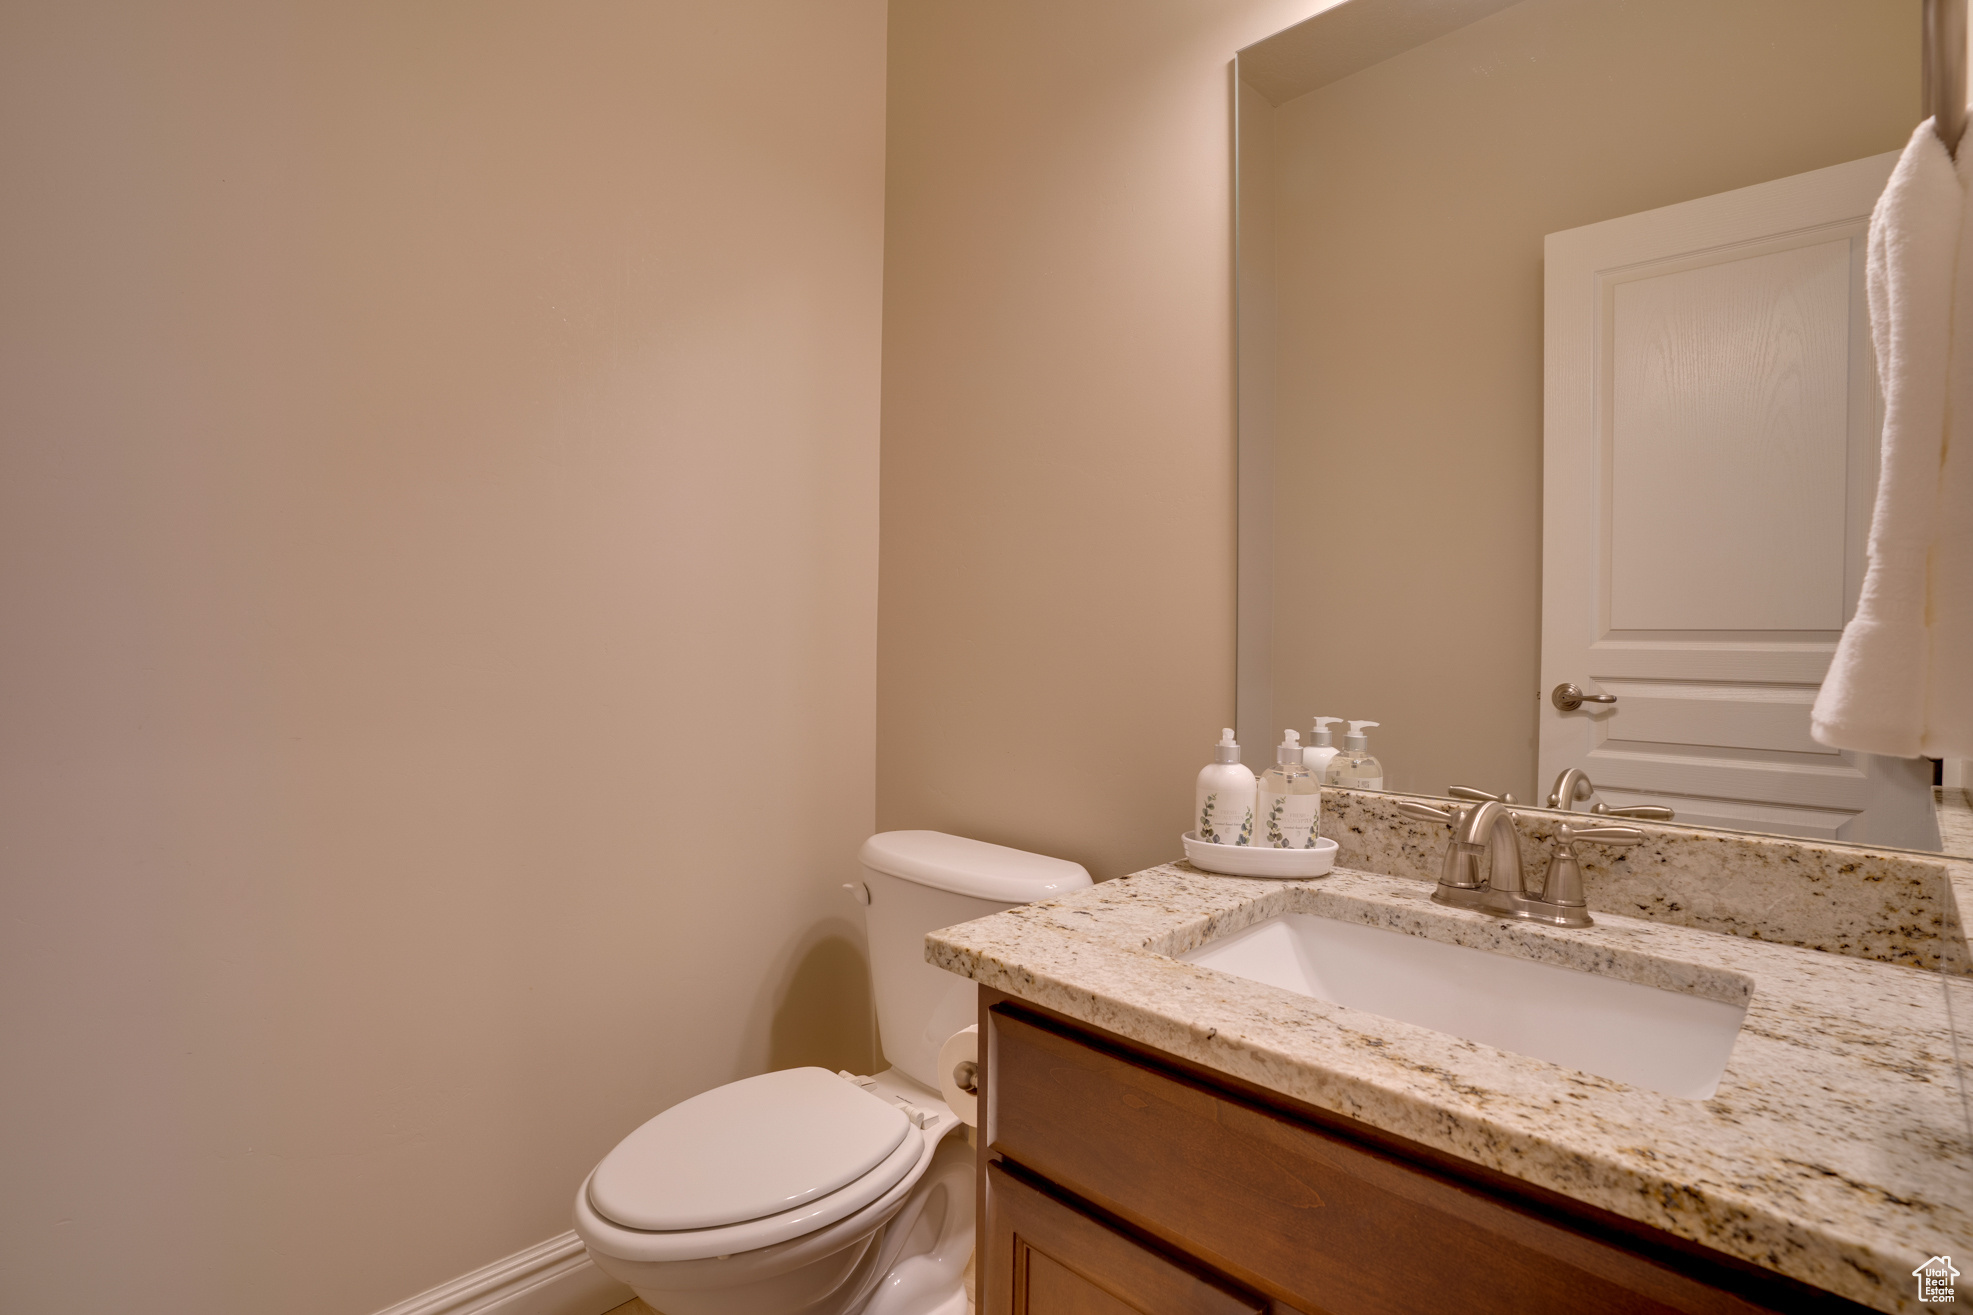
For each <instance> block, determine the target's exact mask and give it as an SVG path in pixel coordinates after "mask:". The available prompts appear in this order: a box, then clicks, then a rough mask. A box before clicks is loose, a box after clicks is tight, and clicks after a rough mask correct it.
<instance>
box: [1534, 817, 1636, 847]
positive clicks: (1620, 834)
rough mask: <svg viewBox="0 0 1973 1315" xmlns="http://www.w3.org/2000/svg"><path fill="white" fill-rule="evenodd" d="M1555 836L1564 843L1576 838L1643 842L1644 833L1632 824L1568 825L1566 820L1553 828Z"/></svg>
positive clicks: (1602, 842)
mask: <svg viewBox="0 0 1973 1315" xmlns="http://www.w3.org/2000/svg"><path fill="white" fill-rule="evenodd" d="M1555 838H1556V839H1557V840H1559V841H1560V842H1561V843H1563V844H1565V845H1569V844H1574V843H1575V842H1576V841H1578V840H1589V841H1594V842H1595V843H1596V844H1599V845H1641V844H1643V843H1644V833H1643V832H1642V831H1639V830H1638V829H1637V828H1636V827H1634V826H1570V825H1569V824H1568V823H1567V822H1564V823H1563V824H1562V825H1561V826H1558V827H1556V828H1555Z"/></svg>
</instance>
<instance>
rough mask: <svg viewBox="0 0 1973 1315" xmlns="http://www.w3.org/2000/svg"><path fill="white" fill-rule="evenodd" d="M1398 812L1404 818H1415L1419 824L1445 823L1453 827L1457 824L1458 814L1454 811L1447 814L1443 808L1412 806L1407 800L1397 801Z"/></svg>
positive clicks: (1422, 805)
mask: <svg viewBox="0 0 1973 1315" xmlns="http://www.w3.org/2000/svg"><path fill="white" fill-rule="evenodd" d="M1398 811H1399V812H1400V813H1403V814H1404V815H1405V816H1406V817H1415V818H1417V819H1418V820H1419V821H1421V822H1446V823H1449V824H1453V825H1457V824H1458V822H1459V814H1458V812H1457V811H1456V810H1455V811H1452V812H1448V811H1446V810H1445V809H1443V808H1431V807H1428V806H1426V805H1425V804H1414V803H1412V802H1411V801H1410V800H1409V799H1401V800H1399V801H1398Z"/></svg>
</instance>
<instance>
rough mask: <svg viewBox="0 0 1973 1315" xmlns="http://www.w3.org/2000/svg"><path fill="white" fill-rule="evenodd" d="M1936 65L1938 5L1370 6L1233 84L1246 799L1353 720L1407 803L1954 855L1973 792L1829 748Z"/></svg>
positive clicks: (1785, 1) (1316, 28) (1288, 47)
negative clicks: (1903, 177)
mask: <svg viewBox="0 0 1973 1315" xmlns="http://www.w3.org/2000/svg"><path fill="white" fill-rule="evenodd" d="M1919 49H1920V31H1919V6H1918V4H1917V3H1915V0H1914V3H1910V4H1904V3H1898V4H1886V3H1883V2H1882V0H1654V3H1651V4H1648V5H1636V4H1611V3H1608V2H1607V0H1520V2H1519V3H1499V2H1498V0H1350V3H1347V4H1344V5H1341V6H1338V7H1336V8H1333V9H1330V10H1327V11H1325V12H1324V13H1321V14H1318V15H1317V16H1316V17H1314V18H1312V19H1310V20H1309V21H1308V22H1305V23H1303V24H1300V25H1299V26H1297V27H1295V28H1291V29H1289V30H1288V31H1286V32H1283V33H1280V34H1277V35H1276V36H1274V37H1271V38H1269V39H1268V40H1266V41H1263V42H1261V43H1259V44H1257V45H1255V46H1251V47H1249V48H1247V49H1246V50H1243V51H1241V52H1240V54H1239V58H1238V63H1237V71H1238V82H1237V95H1238V111H1237V123H1238V136H1239V140H1238V161H1239V177H1238V202H1239V220H1238V256H1239V262H1238V270H1239V272H1238V280H1239V281H1238V293H1239V351H1240V396H1239V411H1240V472H1241V473H1240V536H1241V542H1240V586H1239V587H1240V645H1239V651H1240V658H1239V662H1240V668H1239V720H1240V727H1239V730H1240V741H1241V743H1242V745H1243V746H1244V750H1245V755H1246V759H1247V761H1248V762H1249V763H1250V764H1251V765H1254V766H1255V767H1256V768H1259V767H1262V766H1264V765H1265V764H1266V763H1268V762H1271V761H1272V760H1273V756H1274V749H1275V745H1276V744H1278V743H1279V742H1280V740H1281V739H1282V728H1283V727H1293V728H1296V729H1297V730H1298V731H1299V733H1300V735H1301V738H1302V740H1303V741H1304V742H1305V743H1306V742H1309V741H1310V740H1311V739H1312V738H1313V731H1314V722H1315V719H1316V718H1318V717H1321V718H1337V719H1352V720H1356V721H1362V722H1370V723H1375V724H1374V725H1373V726H1369V727H1365V728H1363V730H1362V734H1361V737H1360V744H1361V745H1367V753H1368V755H1369V756H1374V758H1375V759H1376V760H1377V766H1378V771H1379V774H1380V778H1381V783H1382V788H1385V789H1390V790H1401V791H1408V792H1416V793H1425V794H1436V795H1445V794H1449V793H1450V794H1454V795H1463V796H1464V797H1467V798H1480V797H1484V796H1487V795H1498V796H1506V795H1510V794H1511V795H1512V796H1514V798H1515V799H1516V800H1517V801H1519V802H1521V803H1524V804H1534V805H1537V806H1540V805H1543V804H1548V805H1550V806H1561V807H1574V808H1577V809H1582V810H1598V811H1604V812H1616V813H1621V812H1624V811H1626V810H1645V811H1643V812H1641V813H1634V815H1639V816H1655V817H1663V816H1665V814H1666V812H1667V811H1669V812H1670V813H1671V814H1673V815H1674V816H1675V818H1676V820H1677V821H1679V822H1681V823H1689V824H1692V825H1697V826H1706V827H1726V828H1733V829H1738V830H1750V831H1761V832H1772V833H1779V834H1785V835H1794V836H1803V837H1812V838H1819V839H1828V840H1846V841H1853V842H1857V843H1864V844H1872V845H1880V846H1896V847H1904V848H1916V849H1926V850H1938V849H1940V848H1942V847H1943V848H1948V849H1952V850H1953V852H1966V851H1968V850H1973V843H1969V841H1973V837H1969V836H1968V834H1967V833H1968V831H1969V829H1973V828H1968V827H1967V825H1966V820H1965V819H1966V816H1967V814H1966V796H1965V793H1964V788H1965V786H1966V785H1967V784H1968V778H1967V775H1966V774H1967V772H1968V771H1969V766H1968V764H1967V763H1965V762H1960V761H1946V762H1943V763H1938V762H1934V761H1931V760H1927V759H1898V758H1884V757H1878V756H1873V755H1867V754H1858V753H1850V752H1839V751H1836V750H1833V749H1829V748H1827V747H1825V746H1823V745H1821V744H1819V743H1817V742H1816V741H1815V740H1814V739H1813V738H1811V736H1810V733H1809V708H1810V705H1811V703H1812V702H1813V701H1814V698H1815V695H1816V691H1817V689H1818V687H1819V685H1820V683H1821V681H1822V678H1823V676H1824V674H1825V673H1826V672H1827V670H1828V666H1829V660H1830V657H1831V655H1832V654H1833V652H1834V650H1835V646H1836V641H1837V639H1838V637H1839V635H1840V633H1841V631H1842V627H1843V624H1844V622H1845V620H1846V619H1847V618H1848V617H1849V615H1850V614H1851V613H1852V611H1853V610H1854V608H1855V605H1856V600H1857V594H1858V590H1859V588H1860V585H1861V581H1862V572H1863V552H1864V545H1865V539H1866V535H1867V533H1868V530H1869V522H1870V512H1871V506H1872V500H1873V497H1874V495H1875V488H1876V476H1877V440H1878V432H1879V428H1880V426H1881V423H1882V409H1883V408H1882V402H1881V399H1880V396H1879V392H1878V388H1877V383H1876V369H1875V364H1874V360H1873V356H1872V349H1871V343H1870V334H1869V320H1868V312H1867V307H1866V304H1865V298H1864V253H1865V236H1866V232H1867V228H1868V221H1869V215H1870V210H1871V207H1872V205H1873V204H1874V203H1875V200H1876V198H1877V195H1878V194H1879V192H1881V190H1882V188H1883V186H1884V183H1885V180H1886V179H1887V178H1888V177H1889V175H1890V171H1891V168H1892V165H1893V164H1894V163H1895V161H1896V158H1897V152H1898V151H1899V150H1900V149H1901V148H1902V147H1903V146H1904V143H1905V141H1906V139H1907V138H1908V137H1909V136H1910V134H1911V132H1912V129H1913V127H1914V125H1916V124H1917V123H1918V121H1919V120H1920V118H1921V117H1922V114H1921V110H1920V85H1919V57H1918V52H1919ZM1344 731H1345V727H1344V726H1342V725H1341V724H1340V723H1339V724H1337V725H1336V726H1335V733H1334V737H1333V738H1334V744H1335V745H1336V746H1337V747H1338V748H1339V749H1342V750H1343V752H1342V753H1341V755H1340V756H1339V761H1345V760H1348V759H1350V758H1351V757H1352V756H1353V755H1352V754H1351V753H1350V752H1349V749H1348V748H1347V747H1346V745H1345V739H1344ZM1353 743H1357V742H1353ZM1360 753H1361V751H1360ZM1360 753H1359V755H1358V756H1360ZM1364 783H1365V784H1368V783H1369V781H1368V778H1364ZM1942 816H1943V818H1944V821H1945V832H1944V833H1943V836H1944V839H1942V832H1941V829H1940V824H1941V817H1942ZM1954 836H1958V837H1959V839H1958V841H1957V842H1954V841H1953V840H1952V839H1951V838H1952V837H1954ZM1955 845H1956V847H1955Z"/></svg>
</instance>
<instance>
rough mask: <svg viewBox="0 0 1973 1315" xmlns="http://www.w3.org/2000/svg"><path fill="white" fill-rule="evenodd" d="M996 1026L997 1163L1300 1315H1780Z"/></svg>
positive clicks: (1029, 1032)
mask: <svg viewBox="0 0 1973 1315" xmlns="http://www.w3.org/2000/svg"><path fill="white" fill-rule="evenodd" d="M988 1020H989V1026H988V1035H987V1037H986V1038H985V1039H986V1043H987V1045H986V1049H987V1054H988V1062H987V1065H986V1068H987V1072H988V1074H989V1081H988V1085H987V1088H986V1100H985V1101H984V1102H983V1104H984V1105H985V1111H984V1112H985V1118H984V1119H983V1120H982V1124H983V1127H984V1130H985V1132H986V1134H987V1144H988V1146H989V1149H990V1150H992V1151H993V1152H996V1153H998V1154H1000V1155H1003V1156H1005V1157H1006V1158H1007V1159H1008V1160H1010V1161H1012V1162H1013V1163H1015V1164H1017V1165H1019V1166H1021V1167H1022V1168H1023V1169H1025V1170H1028V1171H1031V1172H1033V1173H1034V1174H1035V1175H1037V1176H1038V1177H1040V1178H1043V1179H1047V1180H1050V1181H1052V1182H1055V1183H1059V1184H1061V1185H1062V1186H1063V1187H1064V1188H1065V1189H1066V1190H1067V1191H1068V1192H1070V1193H1073V1194H1074V1195H1076V1196H1078V1197H1081V1198H1083V1199H1085V1200H1088V1201H1090V1202H1091V1203H1093V1204H1094V1205H1095V1206H1096V1207H1097V1208H1099V1209H1101V1210H1102V1211H1104V1212H1105V1213H1108V1214H1111V1215H1114V1216H1116V1217H1117V1218H1119V1219H1121V1220H1123V1221H1125V1222H1126V1223H1127V1224H1128V1225H1130V1226H1131V1227H1133V1228H1138V1229H1141V1230H1142V1231H1143V1232H1145V1233H1146V1234H1148V1235H1150V1236H1152V1237H1155V1238H1158V1239H1159V1240H1160V1241H1161V1242H1163V1243H1164V1244H1165V1245H1167V1246H1170V1247H1171V1248H1172V1249H1174V1250H1176V1251H1180V1252H1183V1253H1185V1254H1187V1255H1190V1256H1193V1257H1196V1258H1197V1259H1198V1260H1199V1262H1200V1263H1201V1264H1202V1265H1204V1266H1205V1267H1206V1268H1208V1269H1210V1270H1213V1271H1217V1272H1220V1273H1223V1274H1226V1275H1228V1276H1229V1278H1230V1281H1233V1282H1238V1283H1240V1284H1243V1285H1245V1286H1247V1287H1250V1288H1252V1289H1255V1290H1257V1291H1260V1292H1265V1293H1267V1294H1269V1295H1270V1296H1273V1297H1276V1298H1279V1299H1280V1300H1282V1301H1284V1302H1289V1303H1292V1304H1293V1305H1294V1306H1296V1307H1298V1308H1301V1309H1305V1310H1309V1311H1320V1312H1324V1313H1325V1315H1386V1312H1389V1311H1393V1310H1402V1309H1408V1308H1410V1307H1411V1305H1412V1304H1414V1303H1417V1302H1419V1301H1421V1300H1423V1301H1430V1302H1434V1303H1443V1304H1444V1308H1445V1309H1458V1310H1459V1311H1461V1312H1462V1315H1537V1313H1538V1312H1544V1311H1553V1312H1558V1315H1559V1313H1560V1312H1568V1313H1569V1315H1579V1312H1582V1311H1591V1310H1593V1311H1596V1312H1598V1315H1671V1313H1672V1312H1688V1313H1690V1315H1752V1313H1753V1312H1756V1311H1761V1310H1768V1309H1772V1308H1770V1307H1766V1306H1762V1305H1757V1304H1755V1303H1752V1302H1749V1301H1747V1300H1745V1299H1743V1298H1741V1297H1739V1296H1737V1295H1735V1294H1733V1293H1731V1292H1727V1291H1724V1290H1722V1289H1719V1288H1715V1287H1712V1286H1710V1285H1709V1284H1706V1283H1703V1282H1698V1281H1695V1280H1693V1279H1691V1278H1689V1277H1687V1276H1685V1275H1683V1274H1680V1273H1678V1272H1675V1271H1674V1270H1672V1269H1669V1268H1667V1267H1666V1266H1664V1265H1661V1264H1659V1263H1657V1262H1655V1261H1653V1260H1651V1259H1648V1258H1646V1257H1643V1256H1640V1255H1637V1254H1635V1253H1632V1252H1629V1251H1626V1250H1623V1249H1621V1248H1619V1247H1616V1246H1613V1245H1611V1244H1610V1243H1608V1242H1604V1241H1602V1240H1600V1239H1596V1238H1592V1237H1589V1236H1586V1235H1584V1234H1581V1233H1577V1232H1574V1231H1573V1230H1571V1229H1568V1228H1565V1227H1561V1226H1559V1225H1557V1224H1555V1223H1552V1222H1549V1221H1547V1220H1545V1219H1542V1218H1541V1217H1539V1216H1536V1215H1533V1214H1531V1213H1529V1212H1527V1211H1525V1210H1523V1209H1521V1208H1519V1207H1518V1206H1515V1205H1512V1204H1509V1203H1506V1202H1503V1201H1499V1200H1496V1199H1493V1198H1491V1197H1489V1196H1487V1195H1485V1194H1483V1193H1481V1192H1479V1191H1476V1190H1474V1189H1473V1188H1470V1187H1468V1186H1466V1185H1465V1184H1463V1183H1459V1182H1455V1181H1452V1180H1449V1179H1444V1178H1440V1177H1438V1176H1436V1175H1435V1174H1432V1173H1430V1172H1428V1171H1426V1170H1424V1169H1421V1168H1419V1167H1417V1166H1414V1165H1411V1164H1409V1163H1407V1162H1405V1161H1402V1160H1399V1159H1396V1158H1393V1157H1390V1156H1387V1155H1384V1154H1382V1153H1380V1152H1377V1151H1373V1150H1371V1149H1369V1148H1367V1147H1364V1146H1361V1145H1359V1144H1357V1143H1355V1142H1352V1141H1349V1140H1347V1139H1345V1138H1343V1137H1339V1136H1336V1135H1334V1134H1332V1133H1329V1132H1327V1131H1324V1130H1322V1129H1319V1128H1316V1127H1313V1126H1311V1125H1308V1124H1305V1123H1301V1122H1298V1121H1296V1120H1293V1119H1290V1118H1287V1117H1285V1116H1283V1115H1280V1114H1277V1113H1275V1112H1273V1111H1271V1110H1266V1109H1261V1108H1258V1107H1255V1106H1252V1105H1248V1104H1245V1103H1244V1102H1241V1101H1238V1100H1236V1099H1234V1098H1231V1097H1230V1096H1228V1095H1226V1094H1223V1093H1220V1092H1217V1091H1214V1090H1211V1089H1209V1088H1205V1087H1202V1086H1199V1085H1197V1084H1195V1083H1193V1082H1190V1081H1186V1080H1182V1079H1179V1078H1177V1077H1174V1076H1171V1075H1169V1074H1167V1073H1165V1072H1163V1071H1161V1070H1158V1069H1155V1068H1152V1067H1149V1066H1147V1065H1144V1064H1141V1063H1138V1062H1136V1061H1134V1060H1132V1059H1129V1058H1126V1057H1124V1056H1121V1055H1118V1054H1116V1053H1113V1052H1111V1051H1109V1050H1105V1049H1101V1048H1098V1047H1096V1046H1093V1045H1090V1044H1088V1043H1086V1042H1084V1041H1082V1040H1081V1039H1079V1038H1077V1037H1076V1036H1073V1035H1070V1034H1067V1033H1065V1032H1063V1031H1060V1030H1058V1029H1056V1028H1054V1027H1053V1026H1050V1025H1042V1024H1040V1023H1039V1021H1038V1020H1030V1019H1027V1018H1024V1017H1022V1016H1021V1015H1019V1014H1018V1013H1013V1012H1010V1011H1008V1010H1007V1009H1006V1008H1005V1007H1004V1006H995V1007H994V1008H993V1009H992V1010H990V1011H988ZM1428 1294H1429V1295H1428Z"/></svg>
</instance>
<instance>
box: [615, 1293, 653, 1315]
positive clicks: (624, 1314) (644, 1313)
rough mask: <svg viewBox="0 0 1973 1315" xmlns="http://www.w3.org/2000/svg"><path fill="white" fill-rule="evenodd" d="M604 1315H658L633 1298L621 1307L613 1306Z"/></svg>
mask: <svg viewBox="0 0 1973 1315" xmlns="http://www.w3.org/2000/svg"><path fill="white" fill-rule="evenodd" d="M603 1315H657V1312H656V1311H654V1310H652V1309H651V1308H650V1307H649V1306H646V1305H645V1304H644V1303H643V1302H641V1301H639V1300H638V1299H637V1298H635V1297H632V1298H631V1299H630V1300H629V1301H626V1302H624V1303H623V1305H621V1306H612V1307H611V1308H610V1309H609V1310H607V1311H605V1312H603Z"/></svg>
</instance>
